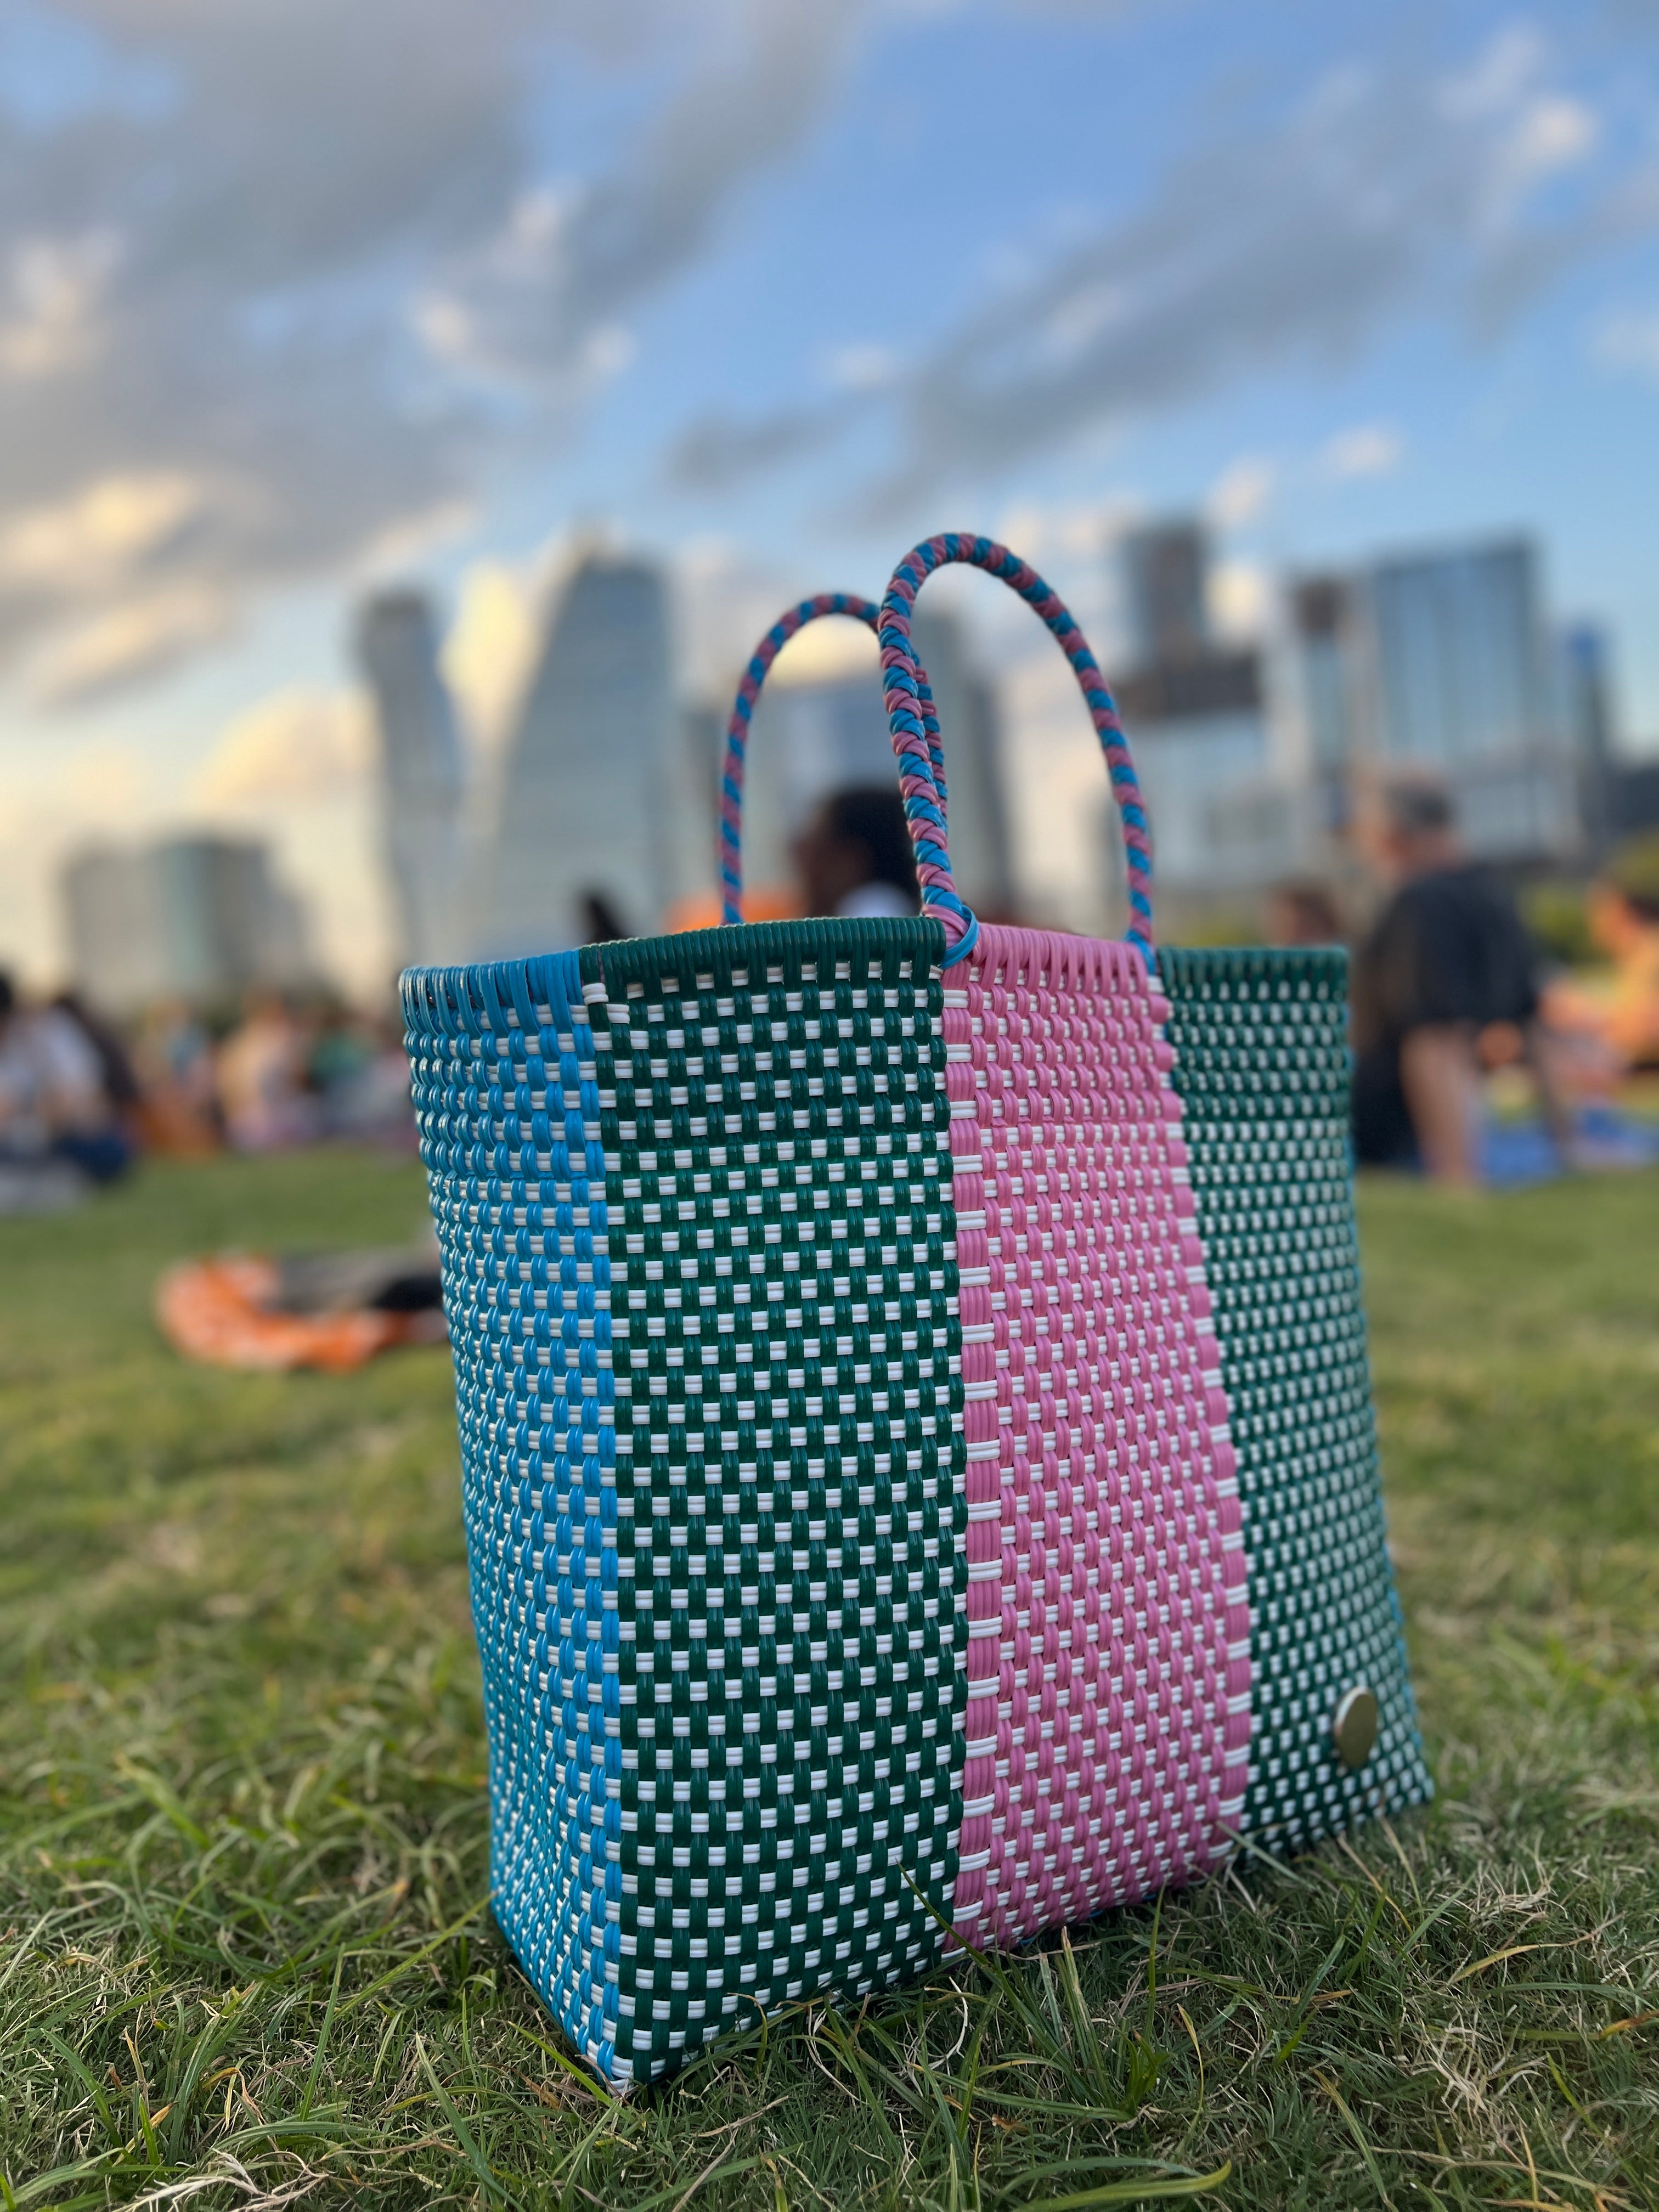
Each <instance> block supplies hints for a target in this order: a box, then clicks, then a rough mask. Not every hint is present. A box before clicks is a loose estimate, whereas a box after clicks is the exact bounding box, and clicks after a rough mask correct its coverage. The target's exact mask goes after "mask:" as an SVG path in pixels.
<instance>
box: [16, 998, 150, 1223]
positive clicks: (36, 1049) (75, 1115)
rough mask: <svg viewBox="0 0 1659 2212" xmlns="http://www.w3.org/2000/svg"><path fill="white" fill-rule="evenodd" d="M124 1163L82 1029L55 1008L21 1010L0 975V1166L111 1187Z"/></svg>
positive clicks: (120, 1137) (97, 1065) (119, 1134)
mask: <svg viewBox="0 0 1659 2212" xmlns="http://www.w3.org/2000/svg"><path fill="white" fill-rule="evenodd" d="M131 1158H132V1146H131V1141H130V1140H129V1139H128V1137H127V1135H126V1133H125V1131H124V1129H123V1128H122V1127H121V1123H120V1120H119V1116H118V1113H117V1110H116V1108H115V1106H114V1104H113V1103H112V1100H111V1098H110V1097H109V1094H108V1091H107V1090H106V1083H105V1077H104V1069H103V1066H102V1064H101V1062H100V1059H99V1055H98V1053H97V1051H96V1049H95V1048H94V1045H93V1043H92V1042H91V1040H90V1038H89V1037H88V1035H87V1033H86V1030H84V1028H82V1025H81V1024H80V1023H79V1022H77V1021H76V1019H75V1018H73V1017H72V1016H71V1015H70V1013H69V1012H66V1011H65V1010H64V1008H63V1007H62V1006H40V1007H30V1006H24V1005H23V1004H22V1003H21V1000H19V998H18V994H17V990H16V987H15V984H14V983H13V981H12V980H11V978H10V976H9V975H4V974H0V1162H3V1164H5V1165H6V1166H7V1167H8V1168H9V1169H10V1170H13V1171H14V1173H15V1172H16V1171H19V1170H25V1171H26V1170H54V1169H55V1170H57V1171H58V1172H59V1173H62V1172H64V1170H66V1169H72V1170H75V1172H76V1174H78V1175H80V1176H85V1177H86V1178H87V1179H88V1181H90V1182H113V1181H114V1180H115V1179H116V1177H117V1176H120V1175H122V1174H124V1173H125V1170H126V1169H127V1167H128V1166H129V1164H131Z"/></svg>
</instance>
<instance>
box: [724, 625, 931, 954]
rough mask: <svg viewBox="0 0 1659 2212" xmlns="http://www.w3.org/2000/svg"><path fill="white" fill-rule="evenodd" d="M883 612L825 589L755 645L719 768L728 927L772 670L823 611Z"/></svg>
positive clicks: (926, 694)
mask: <svg viewBox="0 0 1659 2212" xmlns="http://www.w3.org/2000/svg"><path fill="white" fill-rule="evenodd" d="M880 614H881V610H880V608H879V607H878V606H877V605H876V603H875V601H874V600H873V599H860V597H859V595H858V594H857V592H819V593H818V595H817V598H816V599H802V600H801V601H800V602H799V605H795V606H793V607H791V608H790V609H789V611H788V612H787V614H784V615H781V616H780V617H779V618H778V620H777V621H776V622H775V623H773V625H772V627H771V629H769V630H768V631H767V633H766V635H765V636H764V637H763V639H762V640H761V641H760V643H759V644H758V645H757V647H755V650H754V653H753V655H752V657H751V658H750V663H749V665H748V667H747V668H746V669H745V670H744V674H743V681H742V683H741V684H738V696H737V699H736V701H735V702H734V703H733V705H732V718H731V720H729V721H728V722H727V724H726V758H725V761H724V763H723V765H722V767H721V769H720V830H719V836H718V842H717V848H716V854H715V857H716V860H717V863H718V866H719V868H720V921H721V922H722V923H723V924H725V925H726V926H728V927H730V926H732V925H733V924H736V923H739V922H741V921H742V920H743V782H744V769H745V768H746V766H747V764H748V757H749V726H750V721H751V720H752V719H753V716H754V712H755V702H756V701H757V699H758V698H759V696H760V690H761V686H762V684H764V683H765V681H766V677H767V671H768V670H769V668H770V667H771V665H772V663H773V662H774V661H775V659H777V657H778V655H779V653H781V652H782V650H783V648H784V647H785V646H786V645H787V644H788V642H789V641H790V639H791V638H792V637H793V636H794V635H796V633H797V632H798V631H799V630H803V629H805V627H806V625H807V623H813V622H817V621H818V620H820V619H821V617H823V616H824V615H847V616H849V617H851V618H852V619H853V620H854V622H861V623H864V625H865V626H866V629H869V630H871V631H872V632H873V631H875V630H876V629H878V623H879V618H880ZM915 671H916V682H917V695H918V705H919V707H920V708H921V720H922V726H923V728H924V729H925V731H926V732H927V743H928V749H929V753H930V756H931V761H930V765H931V769H932V772H933V777H934V779H935V780H936V781H937V784H938V788H939V793H940V794H941V799H940V804H941V805H943V804H944V793H945V755H944V752H943V750H941V748H940V744H939V718H938V716H937V715H936V714H934V712H933V692H932V691H931V690H929V689H928V684H927V671H926V670H924V669H923V668H922V666H921V663H920V662H919V661H918V662H916V663H915Z"/></svg>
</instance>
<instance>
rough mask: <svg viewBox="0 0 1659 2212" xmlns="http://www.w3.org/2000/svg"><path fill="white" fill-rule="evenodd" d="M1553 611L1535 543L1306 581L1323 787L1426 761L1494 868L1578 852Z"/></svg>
mask: <svg viewBox="0 0 1659 2212" xmlns="http://www.w3.org/2000/svg"><path fill="white" fill-rule="evenodd" d="M1539 600H1540V593H1539V589H1538V580H1537V562H1536V558H1535V556H1534V550H1533V548H1532V546H1531V545H1530V544H1528V542H1527V541H1526V540H1525V539H1521V538H1517V539H1510V540H1506V541H1503V542H1500V543H1498V544H1489V545H1473V546H1461V547H1455V548H1453V549H1451V550H1449V551H1446V552H1443V553H1435V554H1429V555H1425V556H1419V557H1414V558H1410V559H1392V560H1386V561H1380V562H1376V563H1375V564H1374V565H1373V566H1372V567H1370V568H1368V569H1365V570H1364V571H1362V572H1361V573H1360V574H1358V575H1353V576H1346V577H1345V576H1330V577H1316V578H1310V579H1307V580H1304V581H1303V582H1302V583H1301V584H1300V585H1299V586H1297V588H1296V590H1295V591H1294V592H1292V594H1291V615H1292V624H1293V629H1294V632H1295V651H1296V658H1297V663H1298V668H1299V676H1300V690H1301V695H1302V706H1303V714H1304V721H1305V724H1306V726H1307V731H1308V736H1309V741H1310V742H1309V750H1310V755H1311V760H1312V765H1313V767H1314V769H1315V772H1316V774H1317V775H1320V776H1322V778H1323V779H1324V780H1325V781H1327V782H1328V785H1329V786H1330V787H1331V788H1332V789H1333V790H1335V789H1336V788H1337V787H1339V786H1340V785H1342V784H1344V783H1346V781H1350V780H1351V779H1352V774H1353V771H1354V770H1355V769H1357V768H1363V767H1364V766H1365V765H1368V764H1370V765H1375V764H1379V763H1391V762H1410V763H1421V764H1422V765H1423V766H1425V767H1426V768H1431V769H1434V770H1435V771H1436V772H1437V774H1439V775H1442V776H1443V777H1444V779H1445V781H1446V782H1447V783H1448V785H1449V787H1450V789H1451V792H1452V794H1453V798H1454V799H1455V803H1456V806H1457V812H1458V819H1459V824H1460V828H1461V829H1462V835H1463V837H1464V840H1465V842H1467V843H1468V847H1469V848H1470V850H1471V851H1472V852H1474V853H1475V854H1477V855H1479V856H1480V858H1482V859H1486V860H1541V859H1547V858H1554V859H1560V858H1565V857H1566V856H1568V855H1570V854H1571V853H1573V852H1574V851H1575V850H1576V849H1577V846H1578V844H1579V842H1580V840H1581V837H1582V834H1583V832H1582V819H1581V809H1580V797H1579V788H1578V785H1579V770H1580V762H1579V758H1578V750H1579V749H1578V745H1577V740H1576V738H1575V737H1574V735H1573V733H1572V732H1571V730H1570V729H1569V728H1568V727H1567V726H1566V724H1567V718H1566V717H1565V716H1564V714H1563V713H1562V711H1561V702H1560V696H1559V685H1558V684H1556V683H1555V682H1553V671H1552V668H1551V665H1550V654H1549V651H1548V647H1547V641H1546V636H1545V631H1544V627H1543V623H1542V621H1541V615H1540V609H1539ZM1332 826H1334V823H1333V825H1332Z"/></svg>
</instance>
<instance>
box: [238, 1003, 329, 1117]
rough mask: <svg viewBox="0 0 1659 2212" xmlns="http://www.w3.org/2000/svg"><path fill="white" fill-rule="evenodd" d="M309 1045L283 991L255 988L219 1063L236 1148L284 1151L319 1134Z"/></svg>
mask: <svg viewBox="0 0 1659 2212" xmlns="http://www.w3.org/2000/svg"><path fill="white" fill-rule="evenodd" d="M308 1051H309V1039H308V1037H307V1034H306V1031H305V1029H304V1027H303V1025H302V1024H301V1023H300V1022H299V1021H298V1020H297V1019H296V1018H295V1014H294V1012H293V1010H292V1008H291V1007H290V1006H289V1005H288V1002H287V1001H286V1000H284V999H283V996H282V995H281V994H280V993H278V992H275V991H255V992H251V993H250V994H249V995H248V998H247V1000H246V1011H245V1012H244V1016H243V1019H242V1022H241V1024H240V1027H239V1028H237V1029H236V1030H233V1031H232V1033H231V1035H230V1036H228V1037H227V1038H226V1039H225V1042H223V1043H222V1045H221V1046H220V1048H219V1051H218V1056H217V1060H216V1069H215V1073H216V1084H217V1089H218V1097H219V1107H220V1111H221V1112H222V1115H223V1116H224V1124H225V1134H226V1136H227V1138H228V1139H229V1142H230V1144H231V1146H232V1147H233V1148H234V1150H235V1151H237V1152H283V1151H285V1150H287V1149H288V1148H289V1146H294V1145H303V1144H307V1143H308V1142H309V1141H310V1139H312V1138H313V1136H314V1135H315V1134H316V1132H317V1121H318V1115H317V1106H316V1101H315V1099H314V1098H313V1097H310V1096H309V1095H308V1094H307V1090H306V1067H307V1055H308Z"/></svg>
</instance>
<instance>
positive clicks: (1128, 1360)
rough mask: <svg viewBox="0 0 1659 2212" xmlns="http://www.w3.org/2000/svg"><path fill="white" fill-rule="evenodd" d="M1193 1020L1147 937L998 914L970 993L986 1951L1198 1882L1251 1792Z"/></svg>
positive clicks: (976, 1849)
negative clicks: (1174, 1047) (1188, 1085)
mask: <svg viewBox="0 0 1659 2212" xmlns="http://www.w3.org/2000/svg"><path fill="white" fill-rule="evenodd" d="M964 971H965V972H964ZM1168 1011H1169V1009H1168V1006H1167V1003H1166V1002H1165V1001H1164V1000H1163V999H1162V998H1161V997H1160V996H1159V995H1158V994H1157V992H1156V990H1155V987H1154V986H1153V985H1152V981H1150V979H1149V977H1148V975H1147V974H1146V968H1145V965H1144V963H1142V961H1141V959H1140V957H1139V955H1138V953H1137V952H1136V951H1134V950H1133V947H1132V946H1130V945H1127V944H1103V943H1098V942H1096V941H1094V940H1092V939H1085V938H1076V937H1060V936H1056V935H1051V934H1049V933H1046V932H1037V931H1030V930H1017V929H1006V928H1000V927H988V926H987V927H983V928H982V929H981V933H980V939H979V943H978V945H976V946H975V950H974V951H973V952H972V954H971V955H970V956H969V958H968V959H967V960H966V962H965V963H963V969H959V970H957V973H956V974H954V975H951V976H950V977H949V978H948V980H947V987H946V990H945V1044H946V1050H947V1057H948V1072H947V1083H948V1086H949V1091H950V1097H951V1151H952V1154H953V1156H954V1164H955V1177H954V1187H955V1197H956V1208H957V1265H958V1267H959V1270H960V1274H961V1282H962V1338H963V1383H964V1388H965V1393H966V1416H965V1418H966V1427H967V1438H968V1474H967V1489H968V1523H969V1525H968V1561H969V1568H968V1572H969V1593H968V1619H969V1631H968V1633H969V1656H968V1711H967V1750H966V1765H965V1770H964V1775H963V1823H962V1832H961V1838H960V1870H959V1872H958V1875H957V1887H956V1899H955V1912H954V1918H955V1927H956V1932H957V1936H958V1937H959V1938H960V1940H961V1941H962V1942H964V1943H970V1944H976V1945H981V1944H996V1945H1003V1944H1009V1943H1016V1942H1019V1941H1021V1940H1022V1939H1023V1938H1024V1937H1025V1936H1031V1935H1034V1934H1036V1932H1037V1931H1038V1930H1039V1929H1043V1928H1048V1927H1052V1926H1054V1925H1055V1924H1056V1923H1059V1922H1061V1921H1068V1920H1077V1919H1081V1918H1085V1917H1087V1916H1088V1915H1090V1914H1091V1913H1093V1912H1097V1911H1100V1910H1102V1908H1103V1907H1104V1906H1106V1905H1116V1904H1122V1903H1125V1902H1127V1901H1128V1900H1130V1899H1134V1898H1139V1897H1144V1896H1146V1895H1147V1894H1148V1893H1151V1892H1152V1891H1154V1890H1157V1889H1159V1888H1162V1887H1164V1886H1165V1885H1166V1884H1168V1883H1172V1882H1182V1881H1190V1880H1191V1879H1193V1878H1194V1876H1195V1875H1199V1874H1200V1873H1203V1872H1204V1871H1206V1869H1208V1868H1210V1867H1211V1866H1212V1865H1213V1864H1214V1863H1215V1862H1216V1861H1217V1859H1218V1857H1221V1856H1223V1855H1224V1854H1225V1851H1226V1850H1227V1848H1228V1840H1229V1839H1228V1837H1227V1835H1226V1833H1225V1830H1226V1828H1227V1826H1229V1825H1231V1824H1233V1823H1236V1821H1237V1816H1238V1814H1239V1811H1240V1808H1241V1806H1242V1804H1243V1795H1244V1783H1245V1769H1246V1761H1247V1754H1248V1747H1249V1725H1250V1716H1249V1691H1250V1660H1249V1613H1248V1610H1247V1607H1246V1604H1245V1589H1244V1569H1245V1563H1244V1552H1243V1535H1242V1533H1241V1521H1240V1513H1239V1504H1238V1486H1237V1474H1236V1468H1235V1463H1234V1459H1233V1453H1232V1447H1231V1443H1230V1442H1229V1440H1228V1437H1227V1407H1226V1401H1225V1397H1224V1396H1223V1395H1222V1390H1221V1376H1220V1361H1219V1358H1218V1352H1217V1347H1216V1340H1215V1333H1214V1329H1213V1328H1212V1323H1211V1319H1210V1300H1209V1293H1208V1291H1207V1289H1206V1285H1205V1281H1204V1267H1203V1254H1202V1250H1201V1248H1200V1245H1199V1243H1198V1239H1197V1237H1196V1236H1195V1234H1194V1226H1193V1199H1192V1193H1191V1190H1190V1188H1189V1186H1188V1174H1187V1164H1186V1158H1187V1156H1186V1149H1185V1146H1183V1145H1182V1140H1181V1133H1180V1118H1181V1116H1180V1107H1179V1104H1178V1103H1177V1101H1176V1097H1175V1095H1174V1093H1173V1091H1171V1090H1170V1086H1169V1083H1168V1080H1167V1071H1168V1069H1169V1067H1170V1061H1171V1055H1170V1048H1169V1046H1168V1045H1167V1044H1166V1043H1164V1040H1163V1038H1162V1036H1161V1035H1160V1034H1159V1024H1161V1022H1162V1021H1163V1019H1164V1017H1165V1016H1166V1014H1167V1013H1168Z"/></svg>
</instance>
